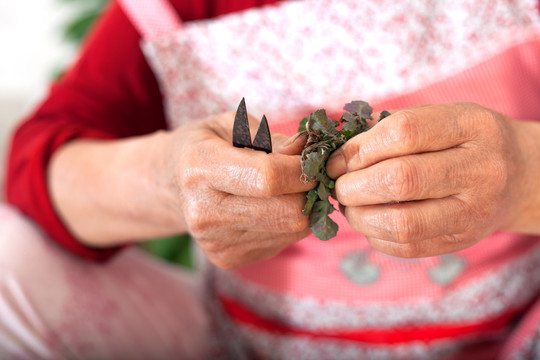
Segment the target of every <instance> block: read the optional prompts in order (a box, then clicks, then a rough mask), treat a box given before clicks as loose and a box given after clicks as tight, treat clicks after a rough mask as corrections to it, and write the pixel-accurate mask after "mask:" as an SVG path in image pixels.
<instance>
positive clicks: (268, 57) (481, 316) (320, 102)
mask: <svg viewBox="0 0 540 360" xmlns="http://www.w3.org/2000/svg"><path fill="white" fill-rule="evenodd" d="M121 3H122V4H123V6H124V9H125V10H126V12H127V13H128V15H129V16H130V17H131V19H132V21H133V22H134V24H135V25H136V26H137V27H138V28H139V30H140V31H141V33H142V34H143V36H144V40H143V42H142V45H141V46H142V48H143V50H144V52H145V54H146V56H147V59H148V61H149V63H150V64H151V66H152V68H153V70H154V71H155V73H156V76H157V77H158V79H159V81H160V86H161V89H162V92H163V94H164V98H165V104H164V105H165V108H166V112H167V116H168V121H169V125H170V127H171V128H176V127H178V126H181V125H182V124H184V123H187V122H190V121H196V120H197V119H200V118H204V117H206V116H210V115H214V114H218V113H222V112H227V111H233V110H235V108H236V106H237V105H238V102H239V101H240V99H241V98H242V97H245V98H246V102H247V104H248V109H250V111H251V112H252V113H253V114H254V115H255V116H256V117H257V116H258V117H260V116H261V115H262V114H263V113H265V114H266V115H267V118H268V121H269V125H270V129H271V131H273V132H282V133H285V134H289V135H291V134H293V133H294V132H295V131H296V128H297V125H298V122H299V120H300V119H301V118H302V117H303V116H305V115H307V114H308V113H309V112H310V111H312V110H314V109H317V108H321V107H324V108H326V109H327V110H328V112H329V113H330V114H333V115H338V114H339V112H340V110H341V106H342V105H343V104H344V103H346V102H348V101H350V100H356V99H363V100H368V101H369V102H370V103H372V104H374V105H375V107H376V109H378V110H382V109H383V108H393V109H395V108H402V107H406V106H412V105H417V104H422V103H441V102H452V101H473V102H477V103H480V104H482V105H484V106H487V107H490V108H493V109H495V110H498V111H501V112H503V113H505V114H507V115H509V116H512V117H514V118H516V119H529V120H540V101H538V98H539V94H540V70H539V69H538V68H539V67H538V66H537V64H538V59H539V58H540V16H539V11H538V2H537V1H533V0H514V1H511V0H493V1H476V0H459V1H435V0H419V1H407V2H405V1H402V2H395V1H389V0H368V1H363V2H358V1H354V0H337V1H331V2H330V1H324V0H305V1H286V2H281V3H278V4H277V5H272V6H266V7H262V8H254V9H250V10H246V11H242V12H238V13H233V14H230V15H226V16H222V17H219V18H216V19H211V20H205V21H196V22H190V23H186V24H182V23H181V21H180V20H179V19H176V18H175V16H174V11H173V10H172V9H171V7H170V5H169V4H168V3H167V2H166V1H165V0H159V1H157V0H156V1H144V0H123V1H121ZM159 18H164V19H165V20H164V21H163V22H159V21H158V20H156V19H159ZM517 93H519V95H518V94H517ZM335 220H336V222H338V224H339V226H340V232H339V233H338V237H337V238H335V239H332V240H330V241H329V242H321V241H319V240H317V239H315V238H314V237H312V236H310V237H308V238H306V239H304V240H302V241H301V242H299V243H297V244H295V245H293V246H291V247H289V248H288V249H286V250H285V251H283V252H282V253H281V254H279V255H278V256H276V257H274V258H273V259H269V260H265V261H262V262H260V263H258V264H254V265H251V266H248V267H245V268H243V269H239V270H237V271H221V270H218V269H215V271H213V273H212V276H211V280H210V285H211V287H212V289H213V293H214V294H215V296H216V298H217V299H218V300H216V304H218V303H219V304H220V306H223V309H224V313H223V314H222V315H223V316H222V317H221V318H222V321H223V322H225V323H227V324H226V325H225V326H227V329H229V330H231V329H232V330H231V331H232V333H235V334H237V335H238V338H237V339H236V340H232V339H227V340H226V341H227V342H231V343H235V345H238V346H236V347H234V346H233V349H232V350H231V351H238V352H237V353H235V356H236V355H238V354H244V355H245V354H246V353H245V352H244V349H250V350H249V351H252V352H253V353H254V354H256V355H257V356H261V357H263V358H276V359H279V358H294V359H301V358H306V359H318V358H321V359H322V358H336V357H338V358H340V359H348V358H351V359H356V358H363V357H368V358H373V359H377V358H381V359H386V358H404V359H407V358H415V359H420V358H434V357H437V358H440V357H442V356H446V355H449V354H458V353H459V351H464V350H465V349H467V347H468V346H474V344H475V343H476V342H480V340H482V341H484V340H486V339H487V341H490V340H491V341H492V342H494V343H495V342H497V343H499V344H502V343H503V342H502V341H501V339H502V336H507V333H506V331H507V329H508V324H509V322H510V320H511V319H512V318H513V317H514V316H515V315H516V314H518V313H522V312H523V309H524V307H525V306H526V305H527V304H529V303H530V302H531V301H533V300H534V299H535V298H536V297H537V295H538V293H539V292H540V277H538V276H535V273H536V272H537V271H538V269H539V267H540V243H539V242H538V238H536V237H532V236H525V235H518V234H510V233H504V232H497V233H495V234H493V235H492V236H490V237H489V238H487V239H485V240H483V241H481V242H480V243H478V244H477V245H475V246H473V247H471V248H468V249H466V250H463V251H459V252H457V253H455V254H451V255H445V256H442V257H432V258H425V259H416V260H403V259H396V258H392V257H389V256H386V255H383V254H380V253H378V252H375V251H372V250H371V249H370V248H369V246H368V245H367V243H366V241H365V238H364V237H363V236H362V235H360V234H357V233H355V232H354V231H353V230H352V229H351V228H350V227H349V226H348V225H347V223H346V221H345V219H344V218H343V216H341V215H340V214H336V216H335ZM417 330H418V331H417ZM415 331H416V332H415ZM505 334H506V335H505ZM528 334H531V332H528ZM527 336H528V335H523V336H521V335H520V338H519V339H516V338H515V339H513V340H512V341H510V343H511V344H512V346H511V348H509V347H506V348H505V349H506V350H505V351H506V352H505V354H506V355H505V356H510V355H509V354H511V353H512V351H513V350H512V349H514V348H519V346H520V344H524V343H526V341H525V340H524V339H530V338H531V336H532V335H531V336H529V337H527ZM501 346H502V345H500V346H499V347H497V349H498V350H500V347H501ZM508 349H510V350H508ZM238 356H239V355H238ZM460 358H462V359H464V358H465V357H464V356H461V357H460Z"/></svg>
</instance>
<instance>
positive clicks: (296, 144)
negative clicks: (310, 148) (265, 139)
mask: <svg viewBox="0 0 540 360" xmlns="http://www.w3.org/2000/svg"><path fill="white" fill-rule="evenodd" d="M306 141H307V133H306V132H305V131H303V132H300V133H298V134H296V135H293V136H291V137H288V136H286V135H283V134H277V133H276V134H272V143H273V144H274V145H273V147H274V150H273V152H275V153H279V154H283V155H300V154H301V153H302V150H303V149H304V146H305V145H306Z"/></svg>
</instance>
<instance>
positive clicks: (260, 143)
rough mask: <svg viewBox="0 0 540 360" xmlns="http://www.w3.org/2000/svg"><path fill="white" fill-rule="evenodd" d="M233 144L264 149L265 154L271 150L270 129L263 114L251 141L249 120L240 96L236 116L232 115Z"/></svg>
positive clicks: (244, 103) (240, 146)
mask: <svg viewBox="0 0 540 360" xmlns="http://www.w3.org/2000/svg"><path fill="white" fill-rule="evenodd" d="M232 138H233V140H232V142H233V145H234V146H236V147H239V148H243V147H246V148H249V149H254V150H259V151H265V152H266V153H267V154H270V153H271V152H272V139H271V137H270V129H269V128H268V121H267V120H266V116H264V115H263V117H262V119H261V124H260V125H259V129H258V130H257V134H256V135H255V139H253V143H251V133H250V131H249V121H248V116H247V109H246V101H245V100H244V98H242V101H240V105H238V110H236V116H235V117H234V125H233V136H232Z"/></svg>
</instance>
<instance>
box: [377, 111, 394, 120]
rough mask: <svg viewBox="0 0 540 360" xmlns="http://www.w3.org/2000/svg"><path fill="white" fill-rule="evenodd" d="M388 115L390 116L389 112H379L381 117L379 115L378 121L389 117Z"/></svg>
mask: <svg viewBox="0 0 540 360" xmlns="http://www.w3.org/2000/svg"><path fill="white" fill-rule="evenodd" d="M390 115H392V114H391V113H390V112H389V111H386V110H383V111H381V115H379V121H381V120H382V119H384V118H387V117H389V116H390Z"/></svg>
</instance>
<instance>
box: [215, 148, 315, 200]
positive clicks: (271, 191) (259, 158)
mask: <svg viewBox="0 0 540 360" xmlns="http://www.w3.org/2000/svg"><path fill="white" fill-rule="evenodd" d="M212 141H213V142H214V143H213V144H212V146H211V147H210V149H211V151H210V153H209V154H208V156H207V158H208V160H209V161H208V162H207V164H206V165H205V171H207V175H208V176H207V178H208V180H209V181H210V184H211V186H212V187H213V188H214V189H216V190H218V191H222V192H226V193H229V194H233V195H239V196H248V197H258V198H270V197H274V196H278V195H283V194H294V193H299V192H305V191H309V190H311V189H313V188H314V187H315V183H314V182H305V181H302V167H301V163H300V155H285V154H280V153H275V152H274V153H270V154H267V153H265V152H263V151H256V150H252V149H246V148H235V147H233V146H232V145H231V144H229V143H228V142H226V141H224V140H222V139H214V140H212Z"/></svg>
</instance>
